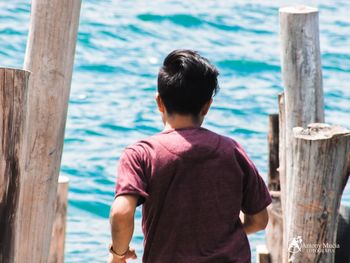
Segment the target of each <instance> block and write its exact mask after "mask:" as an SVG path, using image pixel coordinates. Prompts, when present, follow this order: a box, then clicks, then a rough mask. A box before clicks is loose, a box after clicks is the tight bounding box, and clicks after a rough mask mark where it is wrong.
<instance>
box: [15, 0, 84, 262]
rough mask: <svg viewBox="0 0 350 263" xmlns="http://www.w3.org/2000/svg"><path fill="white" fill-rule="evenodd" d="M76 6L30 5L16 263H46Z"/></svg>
mask: <svg viewBox="0 0 350 263" xmlns="http://www.w3.org/2000/svg"><path fill="white" fill-rule="evenodd" d="M80 6H81V1H80V0H50V1H46V0H33V1H32V8H31V21H30V28H29V36H28V42H27V50H26V54H25V62H24V68H25V69H27V70H29V71H31V72H32V77H31V79H30V81H29V96H28V118H27V121H28V131H27V134H26V135H27V136H26V143H27V148H28V152H27V155H26V163H25V176H24V182H23V184H22V186H23V187H22V188H21V194H20V200H21V201H20V206H19V213H20V218H21V220H20V223H19V229H18V234H19V236H20V237H21V239H20V241H19V242H18V243H17V244H16V247H18V251H17V253H16V255H15V262H23V259H25V262H27V263H47V262H48V255H49V248H50V239H51V234H52V224H53V218H54V211H55V202H56V192H57V182H58V175H59V170H60V163H61V155H62V147H63V139H64V130H65V122H66V116H67V107H68V100H69V93H70V85H71V79H72V70H73V62H74V54H75V46H76V38H77V30H78V24H79V14H80Z"/></svg>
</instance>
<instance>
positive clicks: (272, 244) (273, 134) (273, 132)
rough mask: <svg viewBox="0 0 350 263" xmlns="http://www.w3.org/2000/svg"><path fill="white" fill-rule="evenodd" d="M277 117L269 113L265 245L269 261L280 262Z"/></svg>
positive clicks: (280, 227) (280, 231)
mask: <svg viewBox="0 0 350 263" xmlns="http://www.w3.org/2000/svg"><path fill="white" fill-rule="evenodd" d="M279 119H280V114H270V115H269V128H268V152H269V161H268V187H269V190H270V194H271V196H272V204H271V205H270V206H268V208H267V211H268V214H269V223H268V225H267V227H266V245H267V249H268V251H269V260H270V261H271V262H282V244H283V236H282V233H283V221H282V210H281V191H280V179H279V169H278V168H279V166H280V164H279V163H280V162H279V137H280V133H279Z"/></svg>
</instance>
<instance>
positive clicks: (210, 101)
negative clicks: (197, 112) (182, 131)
mask: <svg viewBox="0 0 350 263" xmlns="http://www.w3.org/2000/svg"><path fill="white" fill-rule="evenodd" d="M212 102H213V99H212V98H211V99H210V100H209V101H208V102H207V103H205V104H204V105H203V107H202V110H201V115H202V116H205V115H207V113H208V111H209V108H210V105H211V104H212Z"/></svg>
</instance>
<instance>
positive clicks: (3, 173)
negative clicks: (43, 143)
mask: <svg viewBox="0 0 350 263" xmlns="http://www.w3.org/2000/svg"><path fill="white" fill-rule="evenodd" d="M29 75H30V73H29V72H28V71H25V70H20V69H9V68H0V139H1V143H0V153H1V154H0V262H1V263H8V262H12V259H13V257H14V254H15V253H16V248H15V246H14V244H15V242H16V241H18V239H20V238H21V237H20V236H19V235H18V233H17V229H18V228H17V226H18V220H19V218H18V215H17V208H18V203H19V193H20V185H21V184H22V183H23V182H22V181H23V177H24V176H25V174H24V166H23V164H24V163H23V159H24V154H25V150H26V148H25V147H26V146H25V144H24V135H25V120H26V111H27V92H28V78H29Z"/></svg>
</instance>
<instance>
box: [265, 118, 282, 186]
mask: <svg viewBox="0 0 350 263" xmlns="http://www.w3.org/2000/svg"><path fill="white" fill-rule="evenodd" d="M278 125H279V123H278V114H270V115H269V131H268V149H269V150H268V151H269V161H268V162H269V167H268V186H269V189H270V190H272V191H279V190H280V179H279V174H278V167H279V158H278V141H279V138H278V136H279V132H278V128H279V127H278Z"/></svg>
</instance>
